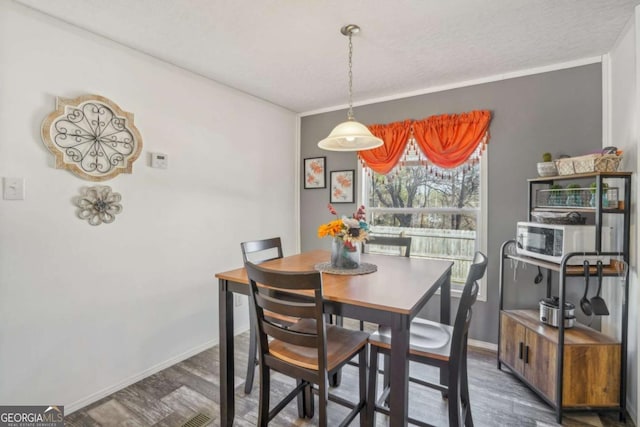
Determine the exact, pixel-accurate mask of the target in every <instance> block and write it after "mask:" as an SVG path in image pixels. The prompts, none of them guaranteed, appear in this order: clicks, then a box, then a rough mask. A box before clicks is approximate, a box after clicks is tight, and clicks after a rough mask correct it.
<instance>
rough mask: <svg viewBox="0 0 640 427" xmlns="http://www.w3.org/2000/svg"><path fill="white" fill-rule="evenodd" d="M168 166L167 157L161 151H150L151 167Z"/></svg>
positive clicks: (160, 167) (163, 167) (162, 167)
mask: <svg viewBox="0 0 640 427" xmlns="http://www.w3.org/2000/svg"><path fill="white" fill-rule="evenodd" d="M168 166H169V158H168V157H167V155H166V154H163V153H151V167H152V168H156V169H166V168H167V167H168Z"/></svg>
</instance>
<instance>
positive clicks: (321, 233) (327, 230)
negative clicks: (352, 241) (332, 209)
mask: <svg viewBox="0 0 640 427" xmlns="http://www.w3.org/2000/svg"><path fill="white" fill-rule="evenodd" d="M343 227H344V223H343V222H342V220H341V219H336V220H334V221H331V222H329V223H327V224H322V225H321V226H320V227H318V237H319V238H323V237H326V236H331V237H335V236H336V235H338V234H339V233H340V232H341V231H342V228H343Z"/></svg>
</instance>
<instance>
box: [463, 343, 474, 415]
mask: <svg viewBox="0 0 640 427" xmlns="http://www.w3.org/2000/svg"><path fill="white" fill-rule="evenodd" d="M460 365H461V366H460V368H461V372H460V375H461V377H462V378H461V383H462V384H461V390H460V392H461V395H462V397H461V400H462V409H463V411H464V413H463V415H464V425H465V426H466V427H473V417H472V416H471V400H470V399H469V378H468V376H467V346H466V345H465V347H464V352H463V355H462V363H461V364H460Z"/></svg>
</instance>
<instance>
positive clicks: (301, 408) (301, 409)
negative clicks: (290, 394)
mask: <svg viewBox="0 0 640 427" xmlns="http://www.w3.org/2000/svg"><path fill="white" fill-rule="evenodd" d="M300 384H302V380H296V385H300ZM305 399H306V395H305V394H304V392H303V393H298V396H297V397H296V403H297V404H298V418H304V417H305V415H306V401H305Z"/></svg>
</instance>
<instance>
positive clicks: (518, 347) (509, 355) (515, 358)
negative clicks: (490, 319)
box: [500, 313, 525, 374]
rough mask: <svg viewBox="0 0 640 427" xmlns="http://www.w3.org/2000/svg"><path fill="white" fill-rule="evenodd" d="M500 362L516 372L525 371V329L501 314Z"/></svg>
mask: <svg viewBox="0 0 640 427" xmlns="http://www.w3.org/2000/svg"><path fill="white" fill-rule="evenodd" d="M500 322H501V324H500V360H501V361H502V362H504V363H505V364H506V365H508V366H509V367H510V368H512V369H513V370H515V371H516V372H518V373H520V374H522V373H523V370H524V350H525V327H524V326H523V325H522V324H521V323H519V322H517V321H516V320H514V319H513V318H511V317H510V316H508V315H506V314H504V313H501V314H500Z"/></svg>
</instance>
